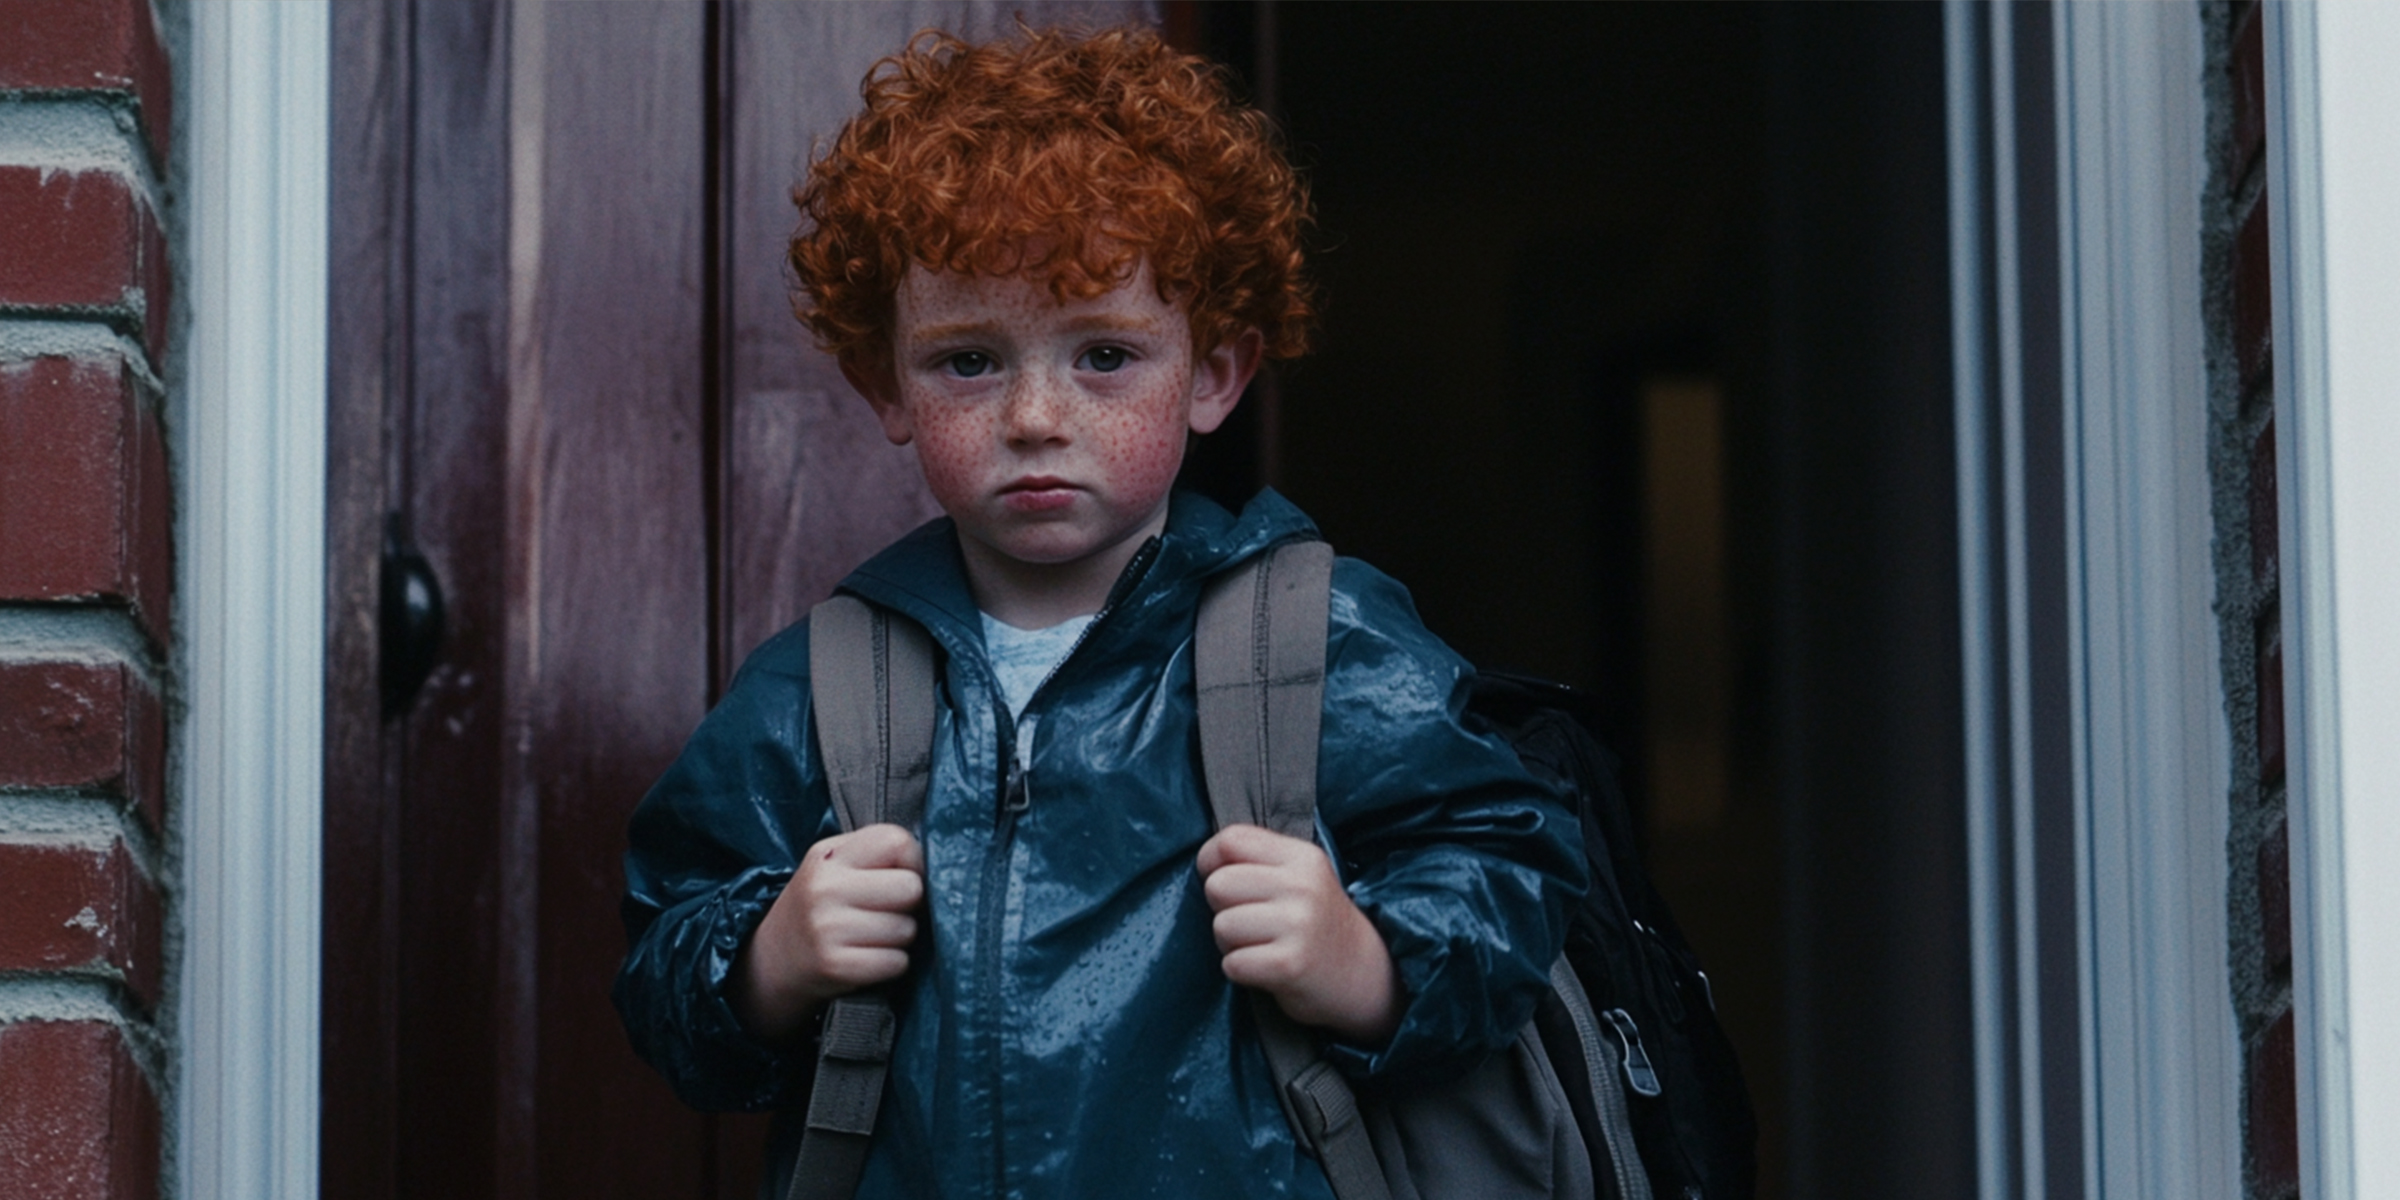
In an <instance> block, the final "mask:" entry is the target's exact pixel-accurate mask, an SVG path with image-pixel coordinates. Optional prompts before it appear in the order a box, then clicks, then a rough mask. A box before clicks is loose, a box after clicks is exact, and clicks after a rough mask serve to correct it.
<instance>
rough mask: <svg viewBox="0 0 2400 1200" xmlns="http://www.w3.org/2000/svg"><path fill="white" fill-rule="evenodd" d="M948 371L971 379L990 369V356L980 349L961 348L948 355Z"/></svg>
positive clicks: (962, 377)
mask: <svg viewBox="0 0 2400 1200" xmlns="http://www.w3.org/2000/svg"><path fill="white" fill-rule="evenodd" d="M947 365H948V366H949V368H950V373H951V374H953V375H956V376H958V377H959V378H961V379H973V378H975V377H976V376H978V375H981V374H983V373H984V372H986V371H989V370H991V369H992V356H991V355H989V354H985V353H984V352H983V351H981V350H961V351H959V352H958V353H956V354H953V355H951V356H950V361H949V363H948V364H947Z"/></svg>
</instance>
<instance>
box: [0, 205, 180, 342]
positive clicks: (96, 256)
mask: <svg viewBox="0 0 2400 1200" xmlns="http://www.w3.org/2000/svg"><path fill="white" fill-rule="evenodd" d="M0 229H5V230H7V231H8V253H7V254H5V255H0V304H5V305H10V306H13V307H19V308H37V309H39V308H63V309H71V310H79V311H91V310H98V311H102V312H109V313H114V314H117V315H119V316H121V317H123V318H124V319H126V320H128V321H132V322H135V323H137V324H139V325H140V326H141V330H142V336H143V339H144V344H145V345H146V346H147V348H148V349H149V352H150V357H151V361H153V362H157V361H160V360H161V359H162V357H163V356H164V354H165V352H166V342H165V334H166V316H167V299H168V288H169V285H170V277H169V272H168V264H167V254H166V238H165V237H164V235H162V234H161V233H160V232H159V229H158V221H157V219H156V217H155V216H154V215H153V214H152V213H151V212H150V206H149V204H148V203H147V202H145V201H144V200H143V199H142V198H141V197H140V196H139V195H137V194H136V193H135V191H134V188H133V185H132V184H130V183H128V182H127V181H126V179H125V177H124V176H122V175H118V174H115V173H113V172H110V171H46V170H43V169H42V168H40V167H28V166H12V167H0Z"/></svg>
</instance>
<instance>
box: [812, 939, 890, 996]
mask: <svg viewBox="0 0 2400 1200" xmlns="http://www.w3.org/2000/svg"><path fill="white" fill-rule="evenodd" d="M907 970H908V951H906V950H896V949H892V948H891V947H888V946H869V947H860V948H856V949H850V948H844V949H842V950H839V951H837V952H835V953H833V954H830V955H827V956H826V959H825V975H826V977H827V978H828V979H830V980H832V981H833V982H835V983H837V984H840V985H842V986H844V987H851V988H862V987H866V986H868V985H870V984H877V983H882V982H883V981H885V980H887V979H897V978H899V977H900V975H901V974H902V973H904V972H906V971H907Z"/></svg>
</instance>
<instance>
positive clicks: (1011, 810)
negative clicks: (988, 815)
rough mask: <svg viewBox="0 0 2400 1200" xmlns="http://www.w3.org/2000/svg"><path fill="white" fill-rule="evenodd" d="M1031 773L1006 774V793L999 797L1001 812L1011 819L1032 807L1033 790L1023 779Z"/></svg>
mask: <svg viewBox="0 0 2400 1200" xmlns="http://www.w3.org/2000/svg"><path fill="white" fill-rule="evenodd" d="M1032 773H1033V772H1031V771H1025V770H1018V771H1011V772H1009V773H1008V793H1007V794H1006V795H1005V796H1003V797H1001V800H1000V811H1001V812H1004V813H1007V814H1008V815H1010V816H1012V817H1013V816H1015V815H1017V814H1019V813H1022V812H1024V811H1025V810H1026V809H1028V808H1031V807H1033V789H1032V788H1031V787H1029V786H1027V784H1026V782H1025V777H1026V776H1028V775H1031V774H1032Z"/></svg>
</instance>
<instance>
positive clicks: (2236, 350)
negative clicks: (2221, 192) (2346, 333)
mask: <svg viewBox="0 0 2400 1200" xmlns="http://www.w3.org/2000/svg"><path fill="white" fill-rule="evenodd" d="M2274 349H2275V302H2274V284H2273V281H2272V275H2271V272H2270V270H2269V264H2268V261H2267V198H2266V196H2265V195H2264V194H2261V195H2260V196H2259V198H2258V201H2257V202H2256V203H2254V204H2252V205H2251V206H2250V215H2249V217H2247V218H2245V219H2244V220H2243V221H2242V228H2241V230H2240V232H2238V233H2236V234H2234V237H2233V354H2234V362H2235V365H2236V366H2237V367H2239V368H2240V371H2241V381H2242V386H2243V387H2244V388H2245V389H2247V388H2251V387H2255V386H2257V384H2258V381H2259V380H2260V379H2262V378H2264V377H2265V376H2266V372H2267V367H2268V365H2269V364H2270V363H2271V362H2272V361H2273V353H2274Z"/></svg>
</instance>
